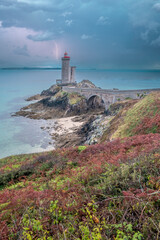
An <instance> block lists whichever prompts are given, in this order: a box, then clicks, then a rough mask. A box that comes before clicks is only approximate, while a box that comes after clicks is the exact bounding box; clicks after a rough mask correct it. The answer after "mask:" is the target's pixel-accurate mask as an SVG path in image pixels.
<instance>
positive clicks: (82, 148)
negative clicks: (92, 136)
mask: <svg viewBox="0 0 160 240" xmlns="http://www.w3.org/2000/svg"><path fill="white" fill-rule="evenodd" d="M86 148H87V147H86V146H79V147H78V152H82V151H84V150H85V149H86Z"/></svg>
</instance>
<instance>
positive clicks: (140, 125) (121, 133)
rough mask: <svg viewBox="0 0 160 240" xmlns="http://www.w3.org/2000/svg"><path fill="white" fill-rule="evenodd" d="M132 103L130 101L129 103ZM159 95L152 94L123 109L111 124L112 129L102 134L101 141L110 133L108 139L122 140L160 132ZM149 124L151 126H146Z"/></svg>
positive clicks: (157, 93) (156, 93)
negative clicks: (137, 135)
mask: <svg viewBox="0 0 160 240" xmlns="http://www.w3.org/2000/svg"><path fill="white" fill-rule="evenodd" d="M132 101H133V102H134V100H131V101H130V102H132ZM159 117H160V93H159V92H154V93H151V94H149V95H148V96H146V97H145V98H143V99H141V100H140V101H138V102H137V103H135V104H134V105H133V106H132V107H130V108H129V109H128V107H126V108H125V107H124V108H123V109H122V110H121V111H120V113H119V114H118V115H117V116H116V117H115V118H114V119H113V121H112V122H111V127H112V128H113V126H115V127H114V128H113V129H108V130H107V131H106V133H104V135H103V137H102V140H103V141H104V140H105V139H106V137H108V132H109V131H110V132H111V134H110V139H116V138H119V137H120V138H124V137H129V136H134V135H136V134H148V133H156V132H160V127H159V120H158V119H159ZM147 122H148V123H149V122H151V123H152V124H150V125H149V124H148V125H146V124H147Z"/></svg>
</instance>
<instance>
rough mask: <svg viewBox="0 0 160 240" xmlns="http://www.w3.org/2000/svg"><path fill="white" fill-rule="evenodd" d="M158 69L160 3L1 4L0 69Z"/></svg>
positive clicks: (36, 0) (20, 0)
mask: <svg viewBox="0 0 160 240" xmlns="http://www.w3.org/2000/svg"><path fill="white" fill-rule="evenodd" d="M65 51H67V52H68V54H69V55H70V56H71V62H72V64H74V65H76V66H77V67H79V68H90V67H91V68H100V69H111V68H112V69H155V68H156V69H157V68H158V69H160V0H0V67H58V66H60V65H61V57H62V56H63V54H64V52H65Z"/></svg>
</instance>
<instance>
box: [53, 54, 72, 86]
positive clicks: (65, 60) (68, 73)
mask: <svg viewBox="0 0 160 240" xmlns="http://www.w3.org/2000/svg"><path fill="white" fill-rule="evenodd" d="M75 69H76V67H75V66H71V67H70V56H68V53H67V52H65V53H64V56H63V57H62V72H61V79H58V80H57V81H56V82H57V84H58V85H72V84H73V85H75V84H76V80H75Z"/></svg>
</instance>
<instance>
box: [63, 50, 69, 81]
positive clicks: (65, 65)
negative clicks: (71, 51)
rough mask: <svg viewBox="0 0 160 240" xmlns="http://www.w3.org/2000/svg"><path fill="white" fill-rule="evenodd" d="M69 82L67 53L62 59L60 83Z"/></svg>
mask: <svg viewBox="0 0 160 240" xmlns="http://www.w3.org/2000/svg"><path fill="white" fill-rule="evenodd" d="M69 82H70V57H69V56H68V54H67V52H65V53H64V57H62V83H64V84H65V83H69Z"/></svg>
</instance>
